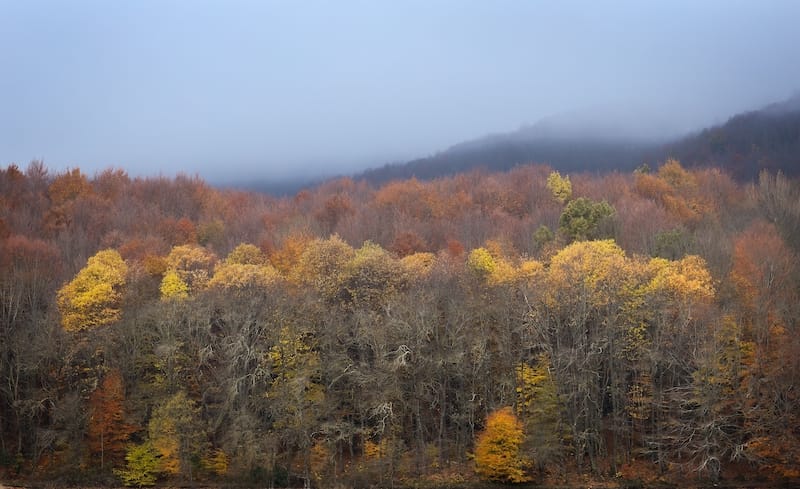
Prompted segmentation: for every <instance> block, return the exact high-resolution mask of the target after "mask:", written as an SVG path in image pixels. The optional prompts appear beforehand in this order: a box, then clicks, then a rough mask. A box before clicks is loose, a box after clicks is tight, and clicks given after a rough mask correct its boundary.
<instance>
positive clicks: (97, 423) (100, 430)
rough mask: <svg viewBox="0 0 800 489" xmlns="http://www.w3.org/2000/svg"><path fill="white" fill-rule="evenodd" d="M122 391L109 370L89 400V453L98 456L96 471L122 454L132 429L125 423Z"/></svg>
mask: <svg viewBox="0 0 800 489" xmlns="http://www.w3.org/2000/svg"><path fill="white" fill-rule="evenodd" d="M124 402H125V389H124V385H123V383H122V375H121V374H120V372H119V370H111V371H110V372H108V374H106V376H105V378H103V382H102V383H101V384H100V386H99V387H98V388H97V389H95V391H94V392H92V395H91V397H90V398H89V426H88V433H87V435H88V438H89V450H90V452H91V454H92V455H94V456H99V458H100V469H101V470H102V469H103V468H104V467H105V463H106V461H107V460H108V461H112V462H115V461H117V460H119V459H121V458H122V455H123V454H124V453H125V444H126V442H127V441H128V437H129V436H130V434H131V433H132V432H133V427H132V426H131V425H129V424H128V423H127V421H126V419H125V406H124Z"/></svg>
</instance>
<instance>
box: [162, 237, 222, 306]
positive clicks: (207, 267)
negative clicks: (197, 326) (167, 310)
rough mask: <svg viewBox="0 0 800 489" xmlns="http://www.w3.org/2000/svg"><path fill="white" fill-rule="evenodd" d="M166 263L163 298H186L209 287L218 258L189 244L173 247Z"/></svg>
mask: <svg viewBox="0 0 800 489" xmlns="http://www.w3.org/2000/svg"><path fill="white" fill-rule="evenodd" d="M165 261H166V265H167V273H166V274H165V275H164V280H163V281H162V284H161V291H162V297H164V298H168V297H184V296H185V295H192V294H194V293H196V292H198V291H200V290H202V289H204V288H205V287H206V285H208V281H209V279H210V278H211V270H212V269H213V267H214V264H215V263H216V262H217V257H216V256H215V255H214V254H213V253H211V252H210V251H208V250H207V249H205V248H203V247H201V246H197V245H193V244H187V245H181V246H175V247H173V248H172V251H170V252H169V255H167V258H166V259H165ZM170 272H172V274H171V273H170ZM176 278H177V279H179V280H180V281H178V280H176Z"/></svg>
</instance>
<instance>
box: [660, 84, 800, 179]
mask: <svg viewBox="0 0 800 489" xmlns="http://www.w3.org/2000/svg"><path fill="white" fill-rule="evenodd" d="M660 155H661V156H662V157H663V156H666V155H668V156H672V157H675V158H677V159H679V160H680V161H681V162H682V163H683V164H684V165H687V166H714V167H718V168H724V169H725V170H726V171H728V172H730V173H731V175H733V176H734V177H735V178H737V179H738V180H750V181H752V180H754V179H755V178H756V177H757V176H758V173H759V172H760V171H761V170H769V171H771V172H776V171H781V172H783V173H784V174H786V175H792V176H797V175H800V95H795V96H794V97H792V98H791V99H789V100H786V101H784V102H781V103H777V104H772V105H769V106H767V107H764V108H763V109H761V110H756V111H752V112H746V113H743V114H738V115H736V116H734V117H731V118H730V119H729V120H728V121H727V122H726V123H725V124H722V125H719V126H715V127H710V128H707V129H704V130H702V131H700V132H699V133H697V134H695V135H692V136H689V137H686V138H684V139H683V140H680V141H677V142H675V143H672V144H669V145H667V146H666V147H665V148H662V150H661V151H660Z"/></svg>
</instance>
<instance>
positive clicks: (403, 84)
mask: <svg viewBox="0 0 800 489" xmlns="http://www.w3.org/2000/svg"><path fill="white" fill-rule="evenodd" d="M799 25H800V1H796V0H786V1H770V0H753V1H735V0H719V1H709V0H703V1H695V0H688V1H685V2H681V1H675V0H669V1H661V2H656V1H629V2H624V1H607V2H605V1H596V0H587V1H584V2H578V1H575V2H569V1H549V2H544V1H511V0H509V1H495V0H484V1H481V2H475V1H468V0H453V1H436V0H420V1H408V0H404V1H392V2H389V1H378V0H365V1H361V2H356V1H316V2H312V1H302V0H285V1H281V2H274V1H255V0H254V1H251V2H245V1H230V0H227V1H222V0H219V1H214V2H209V1H200V0H183V1H170V0H134V1H109V0H98V1H86V0H70V1H65V0H53V1H37V0H0V164H1V165H3V166H5V165H7V164H9V163H12V162H16V163H18V164H19V165H20V166H23V167H24V166H25V165H27V163H28V162H29V161H30V160H31V159H34V158H36V159H43V160H44V162H45V164H46V165H47V166H48V167H50V168H51V169H55V170H60V169H64V168H67V167H76V166H77V167H80V168H81V169H82V170H84V171H85V172H86V173H88V174H90V175H91V174H93V173H95V172H96V171H99V170H102V169H104V168H107V167H110V166H114V167H122V168H124V169H126V170H127V171H128V172H129V173H130V174H132V175H156V174H159V173H160V174H164V175H173V174H175V173H176V172H179V171H181V172H187V173H190V174H194V173H198V174H200V175H201V176H202V177H205V178H206V179H208V180H212V181H225V180H239V179H241V177H242V176H251V177H253V178H259V179H261V178H267V179H281V178H284V177H286V176H288V175H293V174H297V173H298V172H310V173H320V172H325V173H342V172H347V171H351V170H354V169H357V168H363V167H365V166H377V165H381V164H383V163H386V162H390V161H399V160H405V159H409V158H414V157H419V156H425V155H428V154H431V153H433V152H436V151H437V150H441V149H445V148H446V147H448V146H450V145H452V144H455V143H457V142H460V141H463V140H466V139H470V138H474V137H478V136H482V135H484V134H486V133H492V132H503V131H511V130H514V129H516V128H518V127H519V126H520V125H522V124H526V123H534V122H536V121H537V120H539V119H541V118H543V117H547V116H552V115H558V114H563V113H571V112H576V111H577V112H581V111H586V110H600V111H602V110H605V109H618V108H624V109H625V110H626V111H634V112H636V113H641V114H642V117H647V118H649V119H658V120H659V123H660V124H662V126H663V127H665V128H666V129H667V130H669V131H675V132H678V131H683V130H689V129H694V128H697V127H700V126H703V125H706V124H711V123H720V122H724V121H725V119H726V118H727V117H728V116H730V115H733V114H735V113H737V112H740V111H743V110H747V109H755V108H758V107H760V106H763V105H765V104H768V103H770V102H774V101H779V100H781V99H785V98H787V97H789V96H791V95H792V94H793V93H795V92H797V90H798V89H800V28H798V26H799ZM612 111H613V110H612Z"/></svg>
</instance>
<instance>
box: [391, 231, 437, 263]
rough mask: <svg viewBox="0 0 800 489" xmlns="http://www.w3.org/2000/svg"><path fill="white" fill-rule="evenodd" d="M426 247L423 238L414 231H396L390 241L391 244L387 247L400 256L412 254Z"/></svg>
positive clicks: (424, 249)
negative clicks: (392, 239)
mask: <svg viewBox="0 0 800 489" xmlns="http://www.w3.org/2000/svg"><path fill="white" fill-rule="evenodd" d="M427 249H428V245H427V243H425V240H424V239H422V237H421V236H420V235H419V234H417V233H414V232H402V233H398V234H397V235H396V236H395V238H394V241H393V242H392V246H390V247H389V250H390V251H392V252H394V253H395V254H396V255H397V256H401V257H403V256H408V255H413V254H414V253H419V252H421V251H426V250H427Z"/></svg>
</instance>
